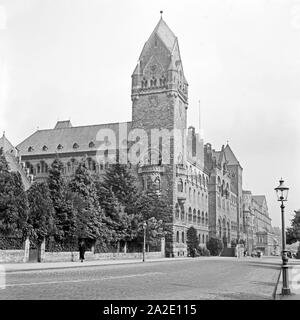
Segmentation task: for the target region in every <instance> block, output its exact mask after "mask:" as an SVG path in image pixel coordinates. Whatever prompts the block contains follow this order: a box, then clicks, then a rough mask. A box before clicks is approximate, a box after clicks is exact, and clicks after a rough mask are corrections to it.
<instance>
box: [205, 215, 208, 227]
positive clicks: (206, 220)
mask: <svg viewBox="0 0 300 320" xmlns="http://www.w3.org/2000/svg"><path fill="white" fill-rule="evenodd" d="M205 224H206V225H207V226H208V215H207V212H205Z"/></svg>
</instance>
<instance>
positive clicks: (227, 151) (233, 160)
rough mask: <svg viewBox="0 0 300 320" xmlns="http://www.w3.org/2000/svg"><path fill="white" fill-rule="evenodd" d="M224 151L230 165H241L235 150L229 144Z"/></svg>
mask: <svg viewBox="0 0 300 320" xmlns="http://www.w3.org/2000/svg"><path fill="white" fill-rule="evenodd" d="M224 152H225V154H226V159H227V161H228V165H240V163H239V161H238V159H237V158H236V156H235V155H234V153H233V151H232V150H231V148H230V146H229V144H227V145H226V147H225V149H224Z"/></svg>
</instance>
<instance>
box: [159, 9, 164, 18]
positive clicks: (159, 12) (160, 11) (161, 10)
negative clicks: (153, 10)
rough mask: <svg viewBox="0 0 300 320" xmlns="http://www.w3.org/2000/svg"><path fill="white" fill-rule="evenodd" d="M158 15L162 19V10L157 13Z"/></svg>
mask: <svg viewBox="0 0 300 320" xmlns="http://www.w3.org/2000/svg"><path fill="white" fill-rule="evenodd" d="M159 13H160V18H161V19H162V14H163V11H162V10H160V11H159Z"/></svg>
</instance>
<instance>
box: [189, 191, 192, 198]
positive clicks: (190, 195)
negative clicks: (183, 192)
mask: <svg viewBox="0 0 300 320" xmlns="http://www.w3.org/2000/svg"><path fill="white" fill-rule="evenodd" d="M189 200H190V201H191V200H192V189H191V188H189Z"/></svg>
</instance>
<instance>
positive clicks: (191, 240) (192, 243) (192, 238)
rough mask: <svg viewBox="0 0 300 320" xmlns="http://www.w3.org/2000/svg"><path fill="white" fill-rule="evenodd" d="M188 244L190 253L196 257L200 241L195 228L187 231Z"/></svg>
mask: <svg viewBox="0 0 300 320" xmlns="http://www.w3.org/2000/svg"><path fill="white" fill-rule="evenodd" d="M186 244H187V249H188V253H190V255H192V256H194V253H195V251H196V250H197V248H198V246H199V240H198V237H197V230H196V229H195V228H194V227H190V228H189V229H188V230H187V233H186ZM195 249H196V250H195Z"/></svg>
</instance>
